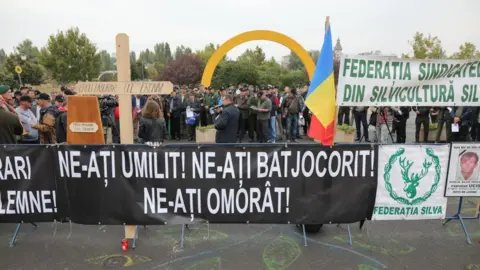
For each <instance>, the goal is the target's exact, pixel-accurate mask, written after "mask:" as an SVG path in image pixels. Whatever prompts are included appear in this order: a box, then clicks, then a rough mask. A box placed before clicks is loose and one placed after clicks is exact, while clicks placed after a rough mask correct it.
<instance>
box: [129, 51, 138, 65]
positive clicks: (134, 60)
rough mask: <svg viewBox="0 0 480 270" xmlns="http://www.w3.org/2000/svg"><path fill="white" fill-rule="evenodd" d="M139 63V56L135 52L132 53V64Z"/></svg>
mask: <svg viewBox="0 0 480 270" xmlns="http://www.w3.org/2000/svg"><path fill="white" fill-rule="evenodd" d="M135 62H137V54H136V53H135V52H134V51H131V52H130V63H135Z"/></svg>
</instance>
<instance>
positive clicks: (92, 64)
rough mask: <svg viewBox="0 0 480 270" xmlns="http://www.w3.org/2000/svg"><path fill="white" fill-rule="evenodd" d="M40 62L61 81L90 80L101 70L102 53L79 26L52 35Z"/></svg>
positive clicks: (43, 50)
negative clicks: (98, 51) (81, 31)
mask: <svg viewBox="0 0 480 270" xmlns="http://www.w3.org/2000/svg"><path fill="white" fill-rule="evenodd" d="M40 62H41V63H42V64H43V65H44V66H45V67H46V68H47V69H48V70H49V71H51V73H52V77H53V78H54V79H55V80H57V81H58V82H60V83H69V82H73V81H89V80H92V79H93V78H96V77H97V76H98V74H99V72H100V55H99V54H98V53H97V49H96V47H95V45H94V44H93V43H92V42H91V41H90V40H89V39H88V38H87V36H86V35H85V34H84V33H80V30H79V29H78V28H70V29H68V30H67V31H66V32H63V31H61V32H59V33H57V34H56V35H51V36H50V38H49V39H48V44H47V46H46V47H45V48H42V52H41V57H40Z"/></svg>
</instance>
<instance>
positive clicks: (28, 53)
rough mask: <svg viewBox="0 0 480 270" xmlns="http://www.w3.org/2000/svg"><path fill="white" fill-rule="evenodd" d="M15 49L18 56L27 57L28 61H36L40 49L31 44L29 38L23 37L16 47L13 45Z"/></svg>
mask: <svg viewBox="0 0 480 270" xmlns="http://www.w3.org/2000/svg"><path fill="white" fill-rule="evenodd" d="M15 50H16V53H18V54H19V55H20V56H25V57H27V60H28V61H29V62H33V63H38V57H39V56H40V51H39V50H38V48H37V47H35V46H33V43H32V41H31V40H30V39H25V40H24V41H22V42H21V43H20V44H18V46H17V47H15Z"/></svg>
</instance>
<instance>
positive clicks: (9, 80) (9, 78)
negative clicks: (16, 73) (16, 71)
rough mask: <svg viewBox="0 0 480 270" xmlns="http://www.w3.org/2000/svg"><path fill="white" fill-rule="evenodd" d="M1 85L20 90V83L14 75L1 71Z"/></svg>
mask: <svg viewBox="0 0 480 270" xmlns="http://www.w3.org/2000/svg"><path fill="white" fill-rule="evenodd" d="M0 84H5V85H9V86H10V88H17V89H18V88H19V86H20V83H19V81H18V80H16V79H14V77H13V74H12V73H10V72H7V71H6V70H1V69H0Z"/></svg>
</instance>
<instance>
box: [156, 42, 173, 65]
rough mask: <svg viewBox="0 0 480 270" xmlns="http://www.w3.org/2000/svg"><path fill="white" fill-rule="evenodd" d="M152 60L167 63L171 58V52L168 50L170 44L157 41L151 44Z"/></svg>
mask: <svg viewBox="0 0 480 270" xmlns="http://www.w3.org/2000/svg"><path fill="white" fill-rule="evenodd" d="M153 51H154V54H155V56H154V62H156V63H161V64H165V65H166V64H168V63H169V62H170V61H171V60H172V52H171V51H170V45H169V44H168V43H167V42H164V43H157V44H155V46H153Z"/></svg>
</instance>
